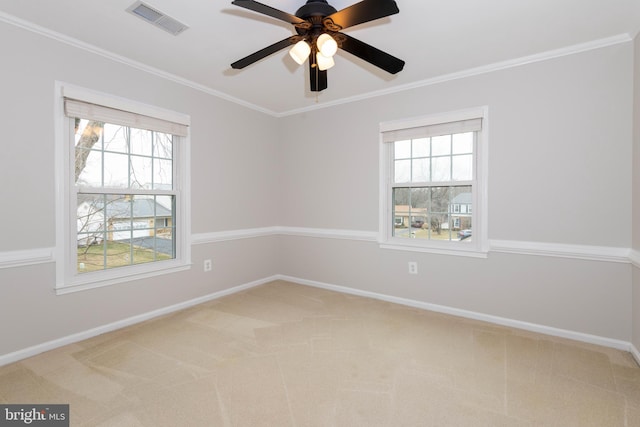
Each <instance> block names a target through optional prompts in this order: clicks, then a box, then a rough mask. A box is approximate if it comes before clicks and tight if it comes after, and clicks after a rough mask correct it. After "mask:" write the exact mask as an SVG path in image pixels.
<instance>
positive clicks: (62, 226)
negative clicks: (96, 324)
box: [54, 82, 191, 295]
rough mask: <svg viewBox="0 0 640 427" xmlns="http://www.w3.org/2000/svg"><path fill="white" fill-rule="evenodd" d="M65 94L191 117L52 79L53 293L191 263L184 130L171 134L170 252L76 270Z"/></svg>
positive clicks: (172, 117) (170, 117) (171, 117)
mask: <svg viewBox="0 0 640 427" xmlns="http://www.w3.org/2000/svg"><path fill="white" fill-rule="evenodd" d="M65 98H71V99H75V100H78V101H83V102H86V103H91V104H96V105H101V106H105V107H109V108H113V109H117V110H122V111H128V112H131V113H136V114H141V115H144V116H147V117H153V118H156V119H159V120H163V121H169V122H173V123H179V124H181V125H184V126H187V127H188V126H189V125H190V121H191V119H190V117H189V116H188V115H186V114H182V113H178V112H174V111H170V110H166V109H163V108H159V107H155V106H152V105H148V104H144V103H140V102H136V101H132V100H129V99H125V98H121V97H117V96H114V95H111V94H106V93H102V92H98V91H94V90H90V89H86V88H82V87H79V86H75V85H72V84H68V83H63V82H55V96H54V102H55V103H54V127H55V129H54V130H55V151H54V152H55V163H56V168H55V169H56V177H55V184H56V185H55V186H56V283H55V291H56V293H57V294H58V295H60V294H66V293H70V292H76V291H82V290H87V289H93V288H98V287H102V286H108V285H112V284H116V283H122V282H130V281H132V280H136V279H142V278H148V277H154V276H158V275H163V274H168V273H174V272H177V271H183V270H188V269H189V268H191V219H190V218H191V214H190V206H191V200H190V175H189V170H190V149H189V146H190V140H189V139H190V138H189V135H188V134H187V136H184V137H175V139H174V141H175V142H174V144H173V146H174V157H173V161H174V164H175V166H174V167H175V168H176V170H175V174H174V177H175V182H174V186H175V191H176V207H175V210H176V211H175V218H176V223H175V235H174V239H175V247H176V253H175V258H174V259H171V260H164V261H159V262H151V263H145V264H139V265H132V266H126V267H119V268H113V269H108V270H102V271H95V272H86V273H81V274H80V273H78V272H77V264H76V259H77V258H76V257H77V240H76V233H77V223H76V216H77V204H76V189H75V182H74V181H75V179H74V178H75V176H74V170H75V156H74V153H75V147H74V146H72V145H73V143H72V141H73V134H74V126H73V121H74V119H73V118H69V117H66V116H65V113H64V99H65ZM187 133H188V132H187Z"/></svg>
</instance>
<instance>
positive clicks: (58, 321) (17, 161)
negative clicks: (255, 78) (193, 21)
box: [0, 23, 640, 356]
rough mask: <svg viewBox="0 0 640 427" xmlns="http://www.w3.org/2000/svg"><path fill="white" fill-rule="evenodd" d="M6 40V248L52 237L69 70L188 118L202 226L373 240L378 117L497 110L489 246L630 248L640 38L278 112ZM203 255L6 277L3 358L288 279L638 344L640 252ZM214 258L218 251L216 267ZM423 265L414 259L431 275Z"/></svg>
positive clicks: (17, 270) (196, 210)
mask: <svg viewBox="0 0 640 427" xmlns="http://www.w3.org/2000/svg"><path fill="white" fill-rule="evenodd" d="M0 40H11V43H3V59H2V62H3V64H2V77H3V79H2V80H1V82H0V93H2V97H0V117H3V129H4V131H5V133H4V138H3V141H2V142H1V143H0V144H2V154H3V155H2V156H1V157H0V180H2V182H3V183H4V185H3V186H2V187H1V188H0V200H1V201H2V215H1V218H2V221H0V255H2V253H7V252H12V251H19V250H33V249H38V248H51V247H53V246H55V233H54V230H55V218H54V208H55V194H54V185H53V177H54V163H53V152H54V147H53V141H54V138H53V119H54V118H53V95H54V93H53V88H54V81H55V80H60V81H64V82H67V83H71V84H74V85H78V86H84V87H87V88H90V89H94V90H98V91H103V92H108V93H113V94H115V95H118V96H123V97H126V98H130V99H133V100H136V101H140V102H145V103H149V104H153V105H156V106H159V107H164V108H168V109H171V110H175V111H179V112H183V113H187V114H190V115H191V119H192V127H191V135H192V138H191V171H190V172H191V181H192V195H191V200H192V218H191V219H192V232H193V233H194V235H200V236H207V235H209V233H214V234H215V233H216V232H224V231H229V230H246V229H254V228H261V227H271V226H284V227H303V228H305V229H309V228H310V229H320V230H347V234H349V233H351V234H357V232H359V231H363V232H376V231H377V230H378V210H379V206H378V171H379V163H378V162H379V160H378V141H379V140H378V124H379V123H380V122H381V121H389V120H395V119H401V118H407V117H413V116H420V115H425V114H430V113H441V112H446V111H452V110H458V109H463V108H468V107H476V106H481V105H488V106H489V115H490V116H489V120H490V122H489V123H490V149H489V237H490V239H492V240H509V241H514V242H516V243H517V242H538V243H540V244H543V245H544V244H566V245H576V246H579V247H594V248H599V249H597V250H600V251H601V250H602V248H605V249H606V248H630V247H631V246H632V237H631V234H630V230H631V224H632V211H633V214H634V217H633V218H637V217H638V212H639V211H640V209H637V208H636V209H633V210H632V202H631V199H632V198H631V194H632V185H631V183H632V162H631V160H630V159H631V158H632V144H631V141H632V128H633V126H632V119H631V117H632V105H633V100H634V98H633V96H632V91H633V78H634V77H633V51H634V47H633V45H632V44H631V43H626V44H620V45H616V46H611V47H607V48H602V49H598V50H593V51H588V52H583V53H580V54H575V55H571V56H567V57H562V58H557V59H553V60H548V61H544V62H538V63H532V64H528V65H523V66H519V67H515V68H510V69H505V70H502V71H496V72H492V73H488V74H484V75H478V76H475V77H468V78H464V79H459V80H455V81H450V82H446V83H441V84H437V85H431V86H426V87H422V88H419V89H414V90H411V91H406V92H401V93H396V94H391V95H386V96H384V97H380V98H374V99H369V100H366V101H362V102H354V103H351V104H345V105H340V106H334V107H331V108H326V109H320V110H316V111H313V112H307V113H302V114H297V115H293V116H289V117H285V118H280V119H278V118H274V117H270V116H267V115H264V114H262V113H259V112H256V111H253V110H249V109H247V108H244V107H241V106H238V105H236V104H233V103H230V102H227V101H224V100H222V99H219V98H216V97H214V96H211V95H208V94H205V93H202V92H199V91H196V90H194V89H190V88H188V87H185V86H182V85H179V84H177V83H174V82H171V81H167V80H164V79H161V78H160V77H157V76H155V75H152V74H149V73H146V72H143V71H140V70H137V69H135V68H132V67H129V66H127V65H125V64H122V63H119V62H114V61H111V60H109V59H107V58H104V57H101V56H98V55H95V54H92V53H90V52H87V51H85V50H82V49H78V48H75V47H72V46H69V45H66V44H62V43H60V42H57V41H54V40H51V39H49V38H46V37H43V36H40V35H37V34H34V33H31V32H28V31H26V30H23V29H19V28H16V27H13V26H10V25H7V24H3V23H0ZM637 45H638V43H636V50H637V49H638V47H637ZM636 56H640V55H636ZM363 72H365V71H363ZM636 74H637V73H636ZM638 99H639V97H638V96H637V95H636V96H635V101H636V103H638V102H639V101H638ZM637 111H638V109H636V113H637ZM326 123H329V124H330V125H326ZM636 123H637V121H636ZM637 133H638V132H637V126H636V134H635V135H636V136H635V139H634V141H635V143H636V146H638V137H637ZM634 163H635V164H636V165H638V164H640V161H639V160H638V156H637V155H636V156H634ZM636 170H640V167H636ZM634 182H637V179H636V180H635V181H634ZM634 188H635V191H636V193H637V192H638V190H637V188H638V187H637V186H636V187H634ZM638 199H639V198H638V197H636V198H635V203H636V204H638ZM633 222H636V223H637V221H633ZM320 234H321V233H320ZM635 235H636V236H638V233H636V234H635ZM204 240H205V241H206V240H207V239H204ZM633 240H634V243H633V247H634V248H636V249H637V248H639V247H640V244H638V242H640V239H638V238H634V239H633ZM192 257H193V262H194V268H193V269H192V270H190V271H187V272H183V273H177V274H173V275H169V276H162V277H160V278H153V279H145V280H139V281H136V282H131V283H123V284H119V285H114V286H109V287H105V288H99V289H93V290H88V291H83V292H76V293H71V294H66V295H60V296H56V295H55V293H54V292H53V286H54V276H55V274H54V273H55V272H54V270H55V266H54V264H53V263H43V264H38V265H33V266H22V267H14V268H4V269H0V293H1V295H2V298H0V356H1V355H4V354H8V353H11V352H15V351H19V350H22V349H25V348H28V347H30V346H34V345H38V344H41V343H45V342H47V341H50V340H55V339H59V338H62V337H65V336H68V335H71V334H74V333H79V332H82V331H85V330H88V329H91V328H95V327H99V326H101V325H106V324H109V323H112V322H116V321H118V320H121V319H126V318H128V317H131V316H136V315H139V314H142V313H146V312H149V311H152V310H156V309H159V308H162V307H166V306H170V305H173V304H178V303H180V302H183V301H187V300H190V299H193V298H198V297H202V296H205V295H208V294H211V293H214V292H217V291H221V290H225V289H229V288H231V287H234V286H238V285H243V284H247V283H251V282H253V281H257V280H261V279H265V278H269V277H272V276H273V275H276V274H283V275H288V276H291V277H296V278H300V279H305V280H309V281H315V282H319V283H326V284H333V285H340V286H346V287H351V288H353V289H356V290H358V289H359V290H363V291H368V292H375V293H378V294H384V295H391V296H396V297H403V298H409V299H413V300H416V301H422V302H425V303H431V304H440V305H444V306H449V307H453V308H459V309H464V310H470V311H475V312H478V313H485V314H488V315H493V316H502V317H506V318H509V319H515V320H518V321H522V322H532V323H536V324H540V325H546V326H550V327H553V328H560V329H568V330H571V331H575V332H579V333H586V334H593V335H597V336H601V337H605V338H611V339H616V340H624V341H631V340H632V339H633V340H634V343H635V345H636V347H640V346H639V345H638V343H639V342H640V339H639V335H640V332H639V331H638V328H636V329H635V330H633V331H632V323H634V324H635V325H637V324H638V310H637V309H636V311H635V313H633V314H632V309H631V303H630V301H631V300H632V296H633V297H634V298H635V299H634V304H635V307H636V308H637V307H639V306H640V305H639V304H638V298H639V296H640V292H638V283H640V282H639V280H638V279H637V277H634V278H635V280H634V279H632V275H633V274H634V273H632V271H633V270H632V267H631V265H630V264H629V263H618V262H605V261H589V260H579V259H569V258H563V257H556V256H531V255H518V254H513V253H496V252H491V253H490V254H489V257H488V258H487V259H472V258H464V257H451V256H443V255H432V254H425V253H409V252H403V251H391V250H383V249H380V248H379V247H378V245H377V243H375V242H372V241H359V240H353V239H348V238H347V239H326V238H322V237H309V236H307V237H304V236H291V235H289V236H276V235H274V236H266V237H255V238H243V239H237V240H232V241H225V242H217V243H201V244H197V245H194V247H193V255H192ZM205 258H213V259H214V271H213V272H211V273H208V274H205V273H203V272H202V268H201V267H202V260H203V259H205ZM247 260H250V261H251V262H247ZM407 261H417V262H418V264H419V274H418V275H417V276H409V275H408V274H407V269H406V265H407ZM632 291H635V292H632ZM632 316H635V317H633V321H632Z"/></svg>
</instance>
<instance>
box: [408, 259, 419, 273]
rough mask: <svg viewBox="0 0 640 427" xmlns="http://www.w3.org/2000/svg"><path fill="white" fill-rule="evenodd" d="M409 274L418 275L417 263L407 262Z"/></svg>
mask: <svg viewBox="0 0 640 427" xmlns="http://www.w3.org/2000/svg"><path fill="white" fill-rule="evenodd" d="M409 274H418V263H417V262H414V261H409Z"/></svg>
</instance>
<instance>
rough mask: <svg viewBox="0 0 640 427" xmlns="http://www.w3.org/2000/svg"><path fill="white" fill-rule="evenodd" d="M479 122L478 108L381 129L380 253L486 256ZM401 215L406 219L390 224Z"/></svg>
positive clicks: (482, 128)
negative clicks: (384, 251)
mask: <svg viewBox="0 0 640 427" xmlns="http://www.w3.org/2000/svg"><path fill="white" fill-rule="evenodd" d="M486 116H487V109H486V108H479V109H473V110H466V111H461V112H455V113H448V114H443V115H439V116H432V117H424V118H419V119H411V120H406V121H400V122H388V123H382V124H381V125H380V130H381V139H382V142H381V156H380V158H381V171H382V173H381V186H380V188H381V197H380V199H381V201H382V202H381V203H382V215H381V226H380V228H381V238H380V241H381V244H382V246H383V247H386V248H395V249H404V250H407V249H409V250H420V251H430V252H440V253H450V254H464V255H471V256H484V254H486V248H487V236H486V228H487V227H486V208H485V207H486V178H485V174H486V165H485V162H486V157H487V156H486V151H487V138H486V134H487V132H486V127H487V121H486ZM474 205H475V206H476V209H473V206H474ZM472 212H476V213H475V214H474V213H472ZM400 216H407V217H409V218H412V221H411V222H410V223H406V222H402V223H399V222H398V221H391V220H390V219H391V218H397V217H400ZM414 218H415V219H418V218H419V221H418V220H415V221H414Z"/></svg>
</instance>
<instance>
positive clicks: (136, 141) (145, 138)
mask: <svg viewBox="0 0 640 427" xmlns="http://www.w3.org/2000/svg"><path fill="white" fill-rule="evenodd" d="M152 133H153V132H151V131H149V130H144V129H131V142H130V144H131V154H140V155H143V156H151V155H152V148H153V144H152V143H151V134H152Z"/></svg>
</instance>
